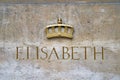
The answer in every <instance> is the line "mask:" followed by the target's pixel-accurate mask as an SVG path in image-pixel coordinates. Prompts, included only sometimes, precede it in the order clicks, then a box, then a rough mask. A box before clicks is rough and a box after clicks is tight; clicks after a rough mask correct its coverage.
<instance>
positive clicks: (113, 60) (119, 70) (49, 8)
mask: <svg viewBox="0 0 120 80" xmlns="http://www.w3.org/2000/svg"><path fill="white" fill-rule="evenodd" d="M111 1H112V0H111ZM116 1H117V0H116ZM6 2H7V1H6ZM58 17H60V18H62V19H63V23H66V24H70V25H72V26H73V27H74V34H73V39H66V38H54V39H47V38H46V33H45V28H46V26H47V25H49V24H54V23H57V22H56V21H57V18H58ZM119 25H120V5H119V3H118V4H116V3H112V4H110V3H106V4H97V3H96V4H88V3H87V4H86V3H84V4H81V3H80V4H79V3H77V5H75V4H72V3H71V4H62V3H61V4H49V5H48V4H9V5H5V4H1V5H0V79H1V80H41V79H42V80H119V79H120V58H119V57H120V53H119V52H120V35H119V33H120V27H119ZM16 47H19V51H20V52H22V53H20V52H19V58H20V59H16ZM21 47H23V48H21ZM27 47H29V49H28V50H29V51H28V52H29V54H30V56H29V59H27V58H28V57H27ZM36 47H39V51H38V52H39V59H37V57H36V55H37V53H36V52H37V50H36V49H37V48H36ZM43 47H46V48H45V50H44V51H45V52H47V53H48V57H49V56H50V54H51V53H52V52H53V54H51V57H50V59H49V58H48V57H47V59H45V60H42V59H40V57H44V58H45V54H43V52H42V51H41V48H43ZM63 47H68V54H70V58H68V59H66V60H63V59H62V57H63ZM72 47H78V48H76V49H74V52H78V53H76V54H75V56H74V58H79V57H80V60H73V59H72ZM81 47H87V60H85V58H84V57H85V50H84V48H81ZM94 47H95V48H94ZM102 47H103V48H104V60H102ZM53 48H55V50H53ZM94 49H96V52H97V53H96V60H94V52H95V50H94ZM98 52H99V53H98ZM55 53H56V54H57V55H58V57H59V59H58V58H57V57H56V54H55ZM68 54H65V58H67V57H68Z"/></svg>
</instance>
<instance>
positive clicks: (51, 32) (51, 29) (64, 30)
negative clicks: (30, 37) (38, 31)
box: [45, 18, 74, 38]
mask: <svg viewBox="0 0 120 80" xmlns="http://www.w3.org/2000/svg"><path fill="white" fill-rule="evenodd" d="M45 31H46V34H47V38H54V37H65V38H73V31H74V29H73V27H72V26H70V25H67V24H62V19H60V18H59V19H58V21H57V24H53V25H48V26H47V27H46V29H45Z"/></svg>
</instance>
